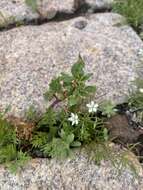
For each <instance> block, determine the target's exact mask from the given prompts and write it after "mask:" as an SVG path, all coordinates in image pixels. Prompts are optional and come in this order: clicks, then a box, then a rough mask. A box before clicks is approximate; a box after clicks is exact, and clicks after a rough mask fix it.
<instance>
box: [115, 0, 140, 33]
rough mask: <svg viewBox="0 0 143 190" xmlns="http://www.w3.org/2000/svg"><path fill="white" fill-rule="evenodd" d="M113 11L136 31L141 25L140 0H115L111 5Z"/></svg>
mask: <svg viewBox="0 0 143 190" xmlns="http://www.w3.org/2000/svg"><path fill="white" fill-rule="evenodd" d="M113 11H115V12H117V13H119V14H121V15H123V16H125V17H126V19H127V22H128V23H129V24H130V25H131V26H133V27H134V28H135V29H136V30H137V31H138V30H139V27H140V26H141V24H143V1H142V0H116V1H115V3H113Z"/></svg>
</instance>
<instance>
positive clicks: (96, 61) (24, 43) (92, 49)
mask: <svg viewBox="0 0 143 190" xmlns="http://www.w3.org/2000/svg"><path fill="white" fill-rule="evenodd" d="M122 20H123V18H122V17H121V16H120V15H117V14H113V13H106V14H95V15H90V16H88V17H78V18H75V19H71V20H67V21H63V22H51V23H47V24H44V25H41V26H23V27H19V28H15V29H12V30H10V31H5V32H1V33H0V97H1V98H0V108H1V109H2V110H4V109H5V108H6V107H7V106H8V105H10V106H11V113H12V114H13V115H15V116H22V115H23V114H24V112H25V110H26V109H28V107H29V106H30V105H31V104H34V105H35V106H36V107H37V110H39V111H43V110H44V109H45V107H46V106H47V105H46V103H45V101H44V99H43V93H44V92H45V91H46V89H47V88H48V84H49V82H50V81H51V79H52V78H53V77H55V76H57V75H58V74H59V73H60V72H63V71H64V72H69V70H70V68H71V66H72V65H73V63H75V62H76V61H77V59H78V56H79V53H80V54H81V56H82V57H83V59H84V61H85V66H86V71H87V72H91V73H93V77H92V80H91V83H92V84H94V85H96V86H97V99H96V101H97V102H100V101H102V100H107V99H110V100H111V101H113V102H115V103H122V102H124V101H125V100H126V97H127V95H128V94H129V88H130V84H131V82H132V81H133V80H134V79H135V78H136V77H137V76H138V73H137V71H136V69H137V66H138V65H139V64H140V63H141V55H138V54H139V51H140V50H141V48H143V43H142V41H141V40H140V38H139V37H138V36H137V34H136V33H135V32H134V31H133V30H132V28H131V27H129V26H127V25H121V24H120V23H122Z"/></svg>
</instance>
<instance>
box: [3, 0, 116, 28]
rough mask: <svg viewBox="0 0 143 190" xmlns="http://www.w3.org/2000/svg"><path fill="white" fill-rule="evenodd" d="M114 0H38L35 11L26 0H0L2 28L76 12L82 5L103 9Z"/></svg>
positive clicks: (93, 8)
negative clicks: (58, 14)
mask: <svg viewBox="0 0 143 190" xmlns="http://www.w3.org/2000/svg"><path fill="white" fill-rule="evenodd" d="M112 1H113V0H36V2H37V8H36V9H37V11H33V10H32V9H31V8H30V7H29V6H27V4H26V3H25V0H1V1H0V28H1V27H3V26H7V25H9V24H14V23H17V24H18V23H22V22H23V21H24V22H25V21H32V20H33V19H39V18H47V19H49V20H50V19H53V18H54V17H55V16H56V15H57V13H62V14H63V13H64V14H69V15H70V14H74V13H75V12H76V11H77V10H78V9H79V8H81V7H82V6H84V5H85V6H86V5H88V7H89V9H92V10H95V9H102V8H108V7H110V6H111V3H112Z"/></svg>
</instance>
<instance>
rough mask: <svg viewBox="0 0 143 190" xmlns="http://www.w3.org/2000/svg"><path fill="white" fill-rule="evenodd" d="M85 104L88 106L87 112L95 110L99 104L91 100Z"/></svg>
mask: <svg viewBox="0 0 143 190" xmlns="http://www.w3.org/2000/svg"><path fill="white" fill-rule="evenodd" d="M86 106H87V107H88V112H89V113H93V112H97V108H98V106H99V105H98V104H96V103H95V102H93V101H91V102H90V103H89V104H87V105H86Z"/></svg>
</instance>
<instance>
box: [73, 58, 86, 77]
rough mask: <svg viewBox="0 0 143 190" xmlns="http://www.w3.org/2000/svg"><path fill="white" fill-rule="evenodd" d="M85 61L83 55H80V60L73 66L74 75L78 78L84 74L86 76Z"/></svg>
mask: <svg viewBox="0 0 143 190" xmlns="http://www.w3.org/2000/svg"><path fill="white" fill-rule="evenodd" d="M84 66H85V64H84V62H83V60H82V58H81V57H79V60H78V62H77V63H75V64H74V65H73V66H72V69H71V72H72V75H73V76H74V77H75V78H76V79H80V78H81V77H82V76H84Z"/></svg>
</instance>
